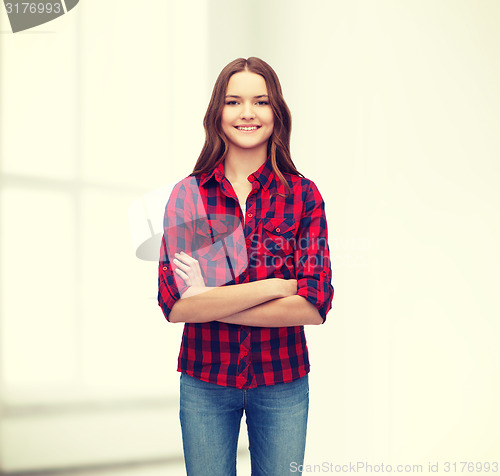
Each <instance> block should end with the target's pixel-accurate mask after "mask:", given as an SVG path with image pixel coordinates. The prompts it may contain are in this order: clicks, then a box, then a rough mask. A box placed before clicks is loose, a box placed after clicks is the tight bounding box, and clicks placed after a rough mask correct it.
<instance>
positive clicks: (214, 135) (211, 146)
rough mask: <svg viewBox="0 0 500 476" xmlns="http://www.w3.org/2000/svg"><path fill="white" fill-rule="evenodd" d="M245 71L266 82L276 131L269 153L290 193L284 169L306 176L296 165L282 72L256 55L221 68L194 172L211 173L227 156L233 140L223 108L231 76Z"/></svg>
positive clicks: (206, 116) (275, 171)
mask: <svg viewBox="0 0 500 476" xmlns="http://www.w3.org/2000/svg"><path fill="white" fill-rule="evenodd" d="M241 71H250V72H251V73H256V74H260V75H261V76H262V77H263V78H264V80H265V82H266V86H267V94H268V96H269V104H270V105H271V108H272V111H273V115H274V127H273V133H272V134H271V137H270V138H269V140H268V142H267V156H268V157H270V159H271V165H272V167H273V170H274V173H275V174H276V175H277V176H278V177H279V179H280V180H281V182H282V183H283V185H284V186H285V188H286V189H287V192H288V195H289V194H290V193H291V190H290V187H289V186H288V183H287V181H286V180H285V177H284V176H283V172H284V173H290V174H295V175H299V176H301V177H303V175H302V174H301V173H300V172H298V171H297V169H296V168H295V165H294V163H293V162H292V158H291V156H290V132H291V128H292V116H291V114H290V110H289V109H288V106H287V105H286V102H285V100H284V99H283V93H282V92H281V85H280V82H279V79H278V76H277V75H276V73H275V72H274V70H273V69H272V68H271V66H269V65H268V64H267V63H266V62H265V61H263V60H261V59H260V58H256V57H250V58H248V59H245V58H238V59H235V60H234V61H231V63H229V64H228V65H226V66H225V67H224V69H223V70H222V71H221V72H220V74H219V77H218V78H217V81H216V82H215V85H214V89H213V92H212V97H211V99H210V103H209V104H208V108H207V112H206V114H205V118H204V119H203V126H204V127H205V144H204V145H203V149H202V151H201V154H200V156H199V157H198V160H197V161H196V164H195V166H194V169H193V172H192V173H191V175H195V174H199V173H203V172H208V173H210V172H211V171H212V170H213V169H214V168H215V167H217V165H219V164H220V163H221V162H222V161H223V160H224V159H225V158H226V155H227V152H228V149H229V144H228V140H227V137H226V135H225V134H224V132H223V131H222V127H221V117H222V110H223V108H224V105H225V96H226V91H227V85H228V83H229V79H230V78H231V76H232V75H233V74H235V73H239V72H241Z"/></svg>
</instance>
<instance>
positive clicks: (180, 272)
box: [174, 268, 191, 286]
mask: <svg viewBox="0 0 500 476" xmlns="http://www.w3.org/2000/svg"><path fill="white" fill-rule="evenodd" d="M174 272H175V273H177V274H178V275H179V276H180V277H181V278H182V279H183V280H184V282H185V283H186V284H187V285H188V286H189V285H190V284H191V280H190V279H189V276H188V275H187V274H186V273H185V272H184V271H182V270H180V269H179V268H176V269H174Z"/></svg>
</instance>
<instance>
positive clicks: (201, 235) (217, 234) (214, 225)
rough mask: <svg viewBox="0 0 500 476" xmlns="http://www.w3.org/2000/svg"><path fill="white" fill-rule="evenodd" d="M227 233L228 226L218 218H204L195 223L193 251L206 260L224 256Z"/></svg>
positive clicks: (214, 259)
mask: <svg viewBox="0 0 500 476" xmlns="http://www.w3.org/2000/svg"><path fill="white" fill-rule="evenodd" d="M227 234H228V226H227V224H226V223H224V222H223V221H220V220H212V221H210V222H209V221H208V220H204V221H200V222H198V223H197V226H196V230H195V240H194V241H195V242H194V246H193V252H194V254H196V255H197V256H198V258H202V259H204V260H207V261H216V260H219V259H221V258H225V257H226V254H227V251H226V245H225V242H224V238H225V236H227Z"/></svg>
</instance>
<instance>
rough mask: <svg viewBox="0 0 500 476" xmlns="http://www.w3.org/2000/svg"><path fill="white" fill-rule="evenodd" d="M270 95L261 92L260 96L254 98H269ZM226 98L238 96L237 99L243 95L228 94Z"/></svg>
mask: <svg viewBox="0 0 500 476" xmlns="http://www.w3.org/2000/svg"><path fill="white" fill-rule="evenodd" d="M267 97H269V96H268V95H267V94H261V95H260V96H254V97H253V98H254V99H260V98H267ZM226 98H236V99H241V96H235V95H234V94H228V95H227V96H226Z"/></svg>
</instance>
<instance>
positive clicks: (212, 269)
mask: <svg viewBox="0 0 500 476" xmlns="http://www.w3.org/2000/svg"><path fill="white" fill-rule="evenodd" d="M204 126H205V131H206V139H205V145H204V147H203V150H202V152H201V154H200V157H199V158H198V161H197V163H196V165H195V167H194V170H193V173H192V174H191V175H190V176H188V177H186V178H185V179H183V180H181V181H180V182H179V183H178V184H176V186H175V187H174V189H173V191H172V194H171V196H170V199H169V201H168V203H167V206H166V211H165V220H164V235H163V241H162V248H161V258H160V264H159V281H158V282H159V293H158V302H159V305H160V306H161V308H162V310H163V313H164V314H165V317H166V318H167V320H169V321H171V322H184V323H185V325H184V333H183V337H182V343H181V349H180V354H179V359H178V371H180V372H181V376H180V377H181V378H180V421H181V427H182V439H183V447H184V459H185V463H186V469H187V474H188V476H198V475H200V476H201V475H203V476H205V475H210V476H219V475H220V476H228V475H235V474H236V450H237V442H238V435H239V430H240V422H241V417H242V415H243V413H245V415H246V423H247V427H248V437H249V449H250V456H251V466H252V475H254V476H260V475H273V476H280V475H283V474H290V472H294V473H297V467H298V465H300V464H302V462H303V458H304V450H305V441H306V426H307V414H308V405H309V387H308V372H309V360H308V350H307V345H306V339H305V334H304V325H306V324H322V323H323V322H324V320H325V318H326V314H327V312H328V311H329V310H330V308H331V302H332V298H333V288H332V285H331V267H330V259H329V248H328V242H327V224H326V218H325V210H324V202H323V199H322V197H321V195H320V193H319V191H318V189H317V187H316V185H315V184H314V183H313V182H312V181H311V180H308V179H306V178H304V177H303V176H302V175H301V174H300V173H299V172H298V171H297V170H296V168H295V166H294V164H293V162H292V159H291V157H290V129H291V116H290V112H289V110H288V107H287V105H286V103H285V101H284V99H283V96H282V92H281V86H280V83H279V80H278V77H277V76H276V73H275V72H274V71H273V69H272V68H271V67H270V66H269V65H268V64H267V63H265V62H264V61H262V60H261V59H258V58H248V59H243V58H240V59H237V60H234V61H232V62H231V63H229V64H228V65H227V66H226V67H225V68H224V69H223V70H222V72H221V73H220V75H219V77H218V78H217V81H216V83H215V86H214V90H213V93H212V97H211V100H210V103H209V106H208V110H207V113H206V115H205V119H204Z"/></svg>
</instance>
